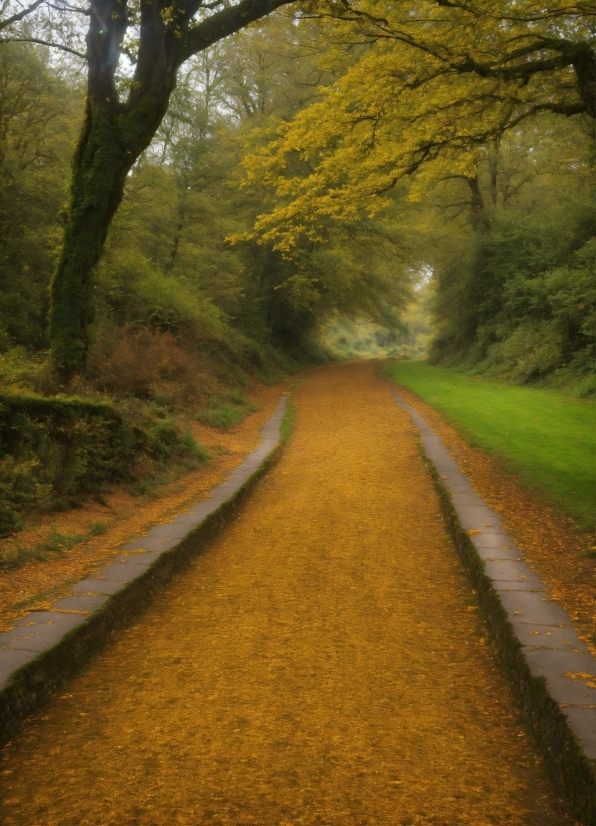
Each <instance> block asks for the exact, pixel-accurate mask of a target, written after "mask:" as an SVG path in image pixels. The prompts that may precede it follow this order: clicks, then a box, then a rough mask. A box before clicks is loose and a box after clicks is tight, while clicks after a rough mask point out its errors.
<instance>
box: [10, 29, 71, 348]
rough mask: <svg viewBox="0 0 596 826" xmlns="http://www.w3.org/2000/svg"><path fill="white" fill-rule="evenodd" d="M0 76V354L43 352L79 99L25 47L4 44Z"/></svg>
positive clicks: (41, 56) (41, 54)
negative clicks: (12, 348) (9, 349)
mask: <svg viewBox="0 0 596 826" xmlns="http://www.w3.org/2000/svg"><path fill="white" fill-rule="evenodd" d="M0 78H1V82H0V351H2V350H4V349H5V348H7V347H10V346H11V345H21V346H25V347H27V348H30V349H40V348H43V347H45V346H46V342H45V331H46V326H47V321H46V317H47V312H48V292H47V291H48V285H49V283H50V278H51V274H52V269H53V266H54V250H55V247H56V242H57V233H58V232H59V213H60V210H61V208H62V206H63V203H64V200H65V195H66V184H67V178H68V171H69V165H70V153H71V150H72V144H73V141H74V138H75V135H76V132H77V129H78V126H79V120H80V117H79V109H80V104H81V102H82V97H81V95H80V94H79V90H78V89H77V88H76V87H75V86H73V85H69V84H67V83H66V82H64V81H63V80H60V79H59V77H58V76H57V73H56V72H55V71H53V70H52V68H51V66H50V63H49V60H48V54H47V52H43V51H42V50H39V51H38V50H36V49H33V48H31V47H30V46H28V45H25V44H20V43H3V44H2V47H1V48H0Z"/></svg>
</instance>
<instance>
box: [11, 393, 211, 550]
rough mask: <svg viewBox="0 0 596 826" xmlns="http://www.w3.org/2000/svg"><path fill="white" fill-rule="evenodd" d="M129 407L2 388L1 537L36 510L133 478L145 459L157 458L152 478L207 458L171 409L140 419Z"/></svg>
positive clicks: (55, 505)
mask: <svg viewBox="0 0 596 826" xmlns="http://www.w3.org/2000/svg"><path fill="white" fill-rule="evenodd" d="M127 412H128V416H126V415H125V416H123V415H122V414H121V413H120V412H119V411H118V410H116V409H115V408H114V407H113V406H112V405H110V404H108V403H101V402H90V401H87V400H86V399H81V398H76V397H51V398H47V397H42V396H35V395H32V394H29V395H24V394H19V393H6V392H2V393H0V535H7V534H10V533H12V532H14V531H15V530H18V528H19V527H20V526H21V524H22V517H23V515H24V514H26V513H27V511H29V510H31V509H33V508H40V507H44V506H48V505H51V506H53V507H57V506H60V505H65V506H68V505H70V504H72V503H73V502H74V501H76V500H77V499H79V498H80V497H81V496H82V495H84V494H89V493H94V492H98V491H100V490H101V488H102V486H103V485H104V484H105V483H106V482H107V483H110V484H111V483H114V482H118V481H120V482H122V481H130V480H132V479H134V478H135V477H136V475H137V473H138V470H137V466H138V465H139V464H141V466H143V463H142V462H141V460H142V459H143V457H145V458H146V459H149V460H151V461H152V462H153V467H152V466H151V465H149V466H147V464H146V463H145V465H144V466H143V470H144V473H146V474H147V475H150V474H151V471H152V470H153V468H156V469H160V468H162V467H164V466H166V465H169V466H176V465H178V466H180V465H186V466H193V467H196V466H197V463H200V462H203V461H205V460H206V459H207V458H208V454H207V452H206V451H205V450H204V448H202V447H200V446H199V445H198V444H197V443H196V442H195V441H194V439H193V438H192V436H191V435H190V434H188V433H185V432H180V430H179V428H178V427H177V425H176V423H175V422H174V420H173V419H172V418H171V417H170V416H169V415H168V414H167V413H164V412H162V411H156V412H152V413H151V412H145V416H144V421H142V422H138V423H137V422H135V417H134V415H131V412H130V410H129V411H127ZM160 413H161V415H159V414H160ZM137 418H138V417H137ZM139 425H141V426H139Z"/></svg>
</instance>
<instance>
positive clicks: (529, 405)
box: [390, 361, 596, 529]
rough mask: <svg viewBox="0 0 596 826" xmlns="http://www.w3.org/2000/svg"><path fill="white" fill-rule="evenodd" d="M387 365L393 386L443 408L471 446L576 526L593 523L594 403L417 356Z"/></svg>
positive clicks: (595, 486)
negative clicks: (503, 466)
mask: <svg viewBox="0 0 596 826" xmlns="http://www.w3.org/2000/svg"><path fill="white" fill-rule="evenodd" d="M390 370H391V375H392V376H393V377H394V378H395V380H396V381H397V382H398V384H402V385H403V386H404V387H407V388H408V389H409V390H412V391H413V392H414V393H416V394H417V395H419V396H420V397H421V398H422V399H424V401H426V402H428V403H429V404H431V405H432V406H433V407H436V408H437V409H438V410H440V411H441V412H442V413H444V414H445V416H446V417H447V418H448V419H449V420H450V421H451V422H453V423H454V424H455V425H456V427H457V428H458V429H459V430H461V432H462V433H463V435H464V436H465V437H466V438H468V439H469V440H470V441H471V442H472V443H473V444H477V445H478V446H479V447H481V448H484V449H485V450H487V451H488V452H490V453H492V454H494V455H495V456H498V457H500V458H501V459H504V460H505V461H506V463H507V464H508V466H509V467H510V468H511V469H512V470H514V471H515V472H516V473H518V474H519V475H520V477H521V478H522V480H523V481H524V482H525V483H526V484H528V485H530V486H531V487H533V488H534V489H535V490H536V491H538V492H539V493H540V494H541V495H542V496H543V497H544V498H545V499H547V501H550V502H551V503H552V504H554V505H555V506H556V508H558V509H559V510H560V511H562V512H564V513H567V514H569V515H570V516H572V517H573V518H574V519H575V520H576V521H577V523H578V524H579V526H580V527H581V528H584V529H589V528H593V527H594V502H595V501H596V476H595V474H594V455H596V428H595V424H596V420H595V411H594V405H593V403H590V402H585V401H578V400H575V399H572V398H570V397H569V395H564V394H562V393H557V392H554V391H552V390H541V389H536V388H528V387H515V386H511V385H509V384H506V383H505V382H502V381H496V380H494V379H493V380H491V379H486V378H482V377H479V376H475V377H471V376H468V375H465V374H463V373H462V372H460V371H457V370H455V369H453V368H445V367H436V366H431V365H429V364H424V363H423V362H417V361H404V362H399V363H397V364H393V365H392V366H391V368H390Z"/></svg>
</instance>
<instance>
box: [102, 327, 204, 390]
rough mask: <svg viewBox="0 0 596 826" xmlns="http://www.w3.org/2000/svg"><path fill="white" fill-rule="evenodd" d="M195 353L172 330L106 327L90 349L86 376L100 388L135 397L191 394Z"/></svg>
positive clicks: (194, 382) (196, 370) (194, 373)
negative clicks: (185, 347) (178, 339)
mask: <svg viewBox="0 0 596 826" xmlns="http://www.w3.org/2000/svg"><path fill="white" fill-rule="evenodd" d="M198 372H199V362H198V357H197V356H196V355H194V354H193V353H190V352H188V351H187V350H185V349H184V348H183V347H181V346H180V344H179V343H178V341H177V340H176V339H175V338H174V336H173V335H172V334H171V333H168V332H165V333H164V332H161V331H160V330H135V329H133V328H132V327H130V326H125V327H120V328H116V327H105V328H103V329H101V330H100V333H99V335H98V337H97V339H96V341H95V342H94V344H93V346H92V347H91V349H90V352H89V359H88V365H87V378H88V379H89V381H90V382H91V383H92V384H93V385H94V386H95V387H96V388H98V389H99V390H102V391H106V392H109V393H114V394H115V395H118V396H126V395H132V396H136V397H137V398H155V397H165V398H166V399H172V397H174V396H185V395H186V396H192V395H194V394H195V393H196V384H197V374H198Z"/></svg>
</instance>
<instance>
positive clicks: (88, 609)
mask: <svg viewBox="0 0 596 826" xmlns="http://www.w3.org/2000/svg"><path fill="white" fill-rule="evenodd" d="M107 599H108V597H107V595H106V596H80V597H79V596H73V597H64V599H61V600H59V601H58V602H56V603H55V605H54V608H55V609H56V611H82V612H85V613H88V614H91V613H93V611H97V609H98V608H101V606H102V605H103V604H104V602H106V600H107Z"/></svg>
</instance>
